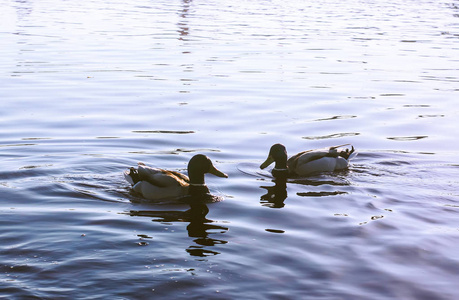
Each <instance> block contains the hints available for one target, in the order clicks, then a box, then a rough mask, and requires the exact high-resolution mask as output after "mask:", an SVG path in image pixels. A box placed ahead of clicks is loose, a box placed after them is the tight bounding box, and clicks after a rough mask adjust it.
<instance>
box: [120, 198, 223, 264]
mask: <svg viewBox="0 0 459 300" xmlns="http://www.w3.org/2000/svg"><path fill="white" fill-rule="evenodd" d="M215 198H216V197H215V196H212V195H206V196H205V197H204V198H203V197H202V196H200V197H199V199H196V197H193V196H185V197H183V198H181V199H180V200H181V201H182V202H185V203H188V204H189V205H190V209H188V210H187V211H155V210H131V211H130V212H129V215H130V216H140V217H150V218H153V219H152V221H153V222H189V224H188V226H187V227H186V229H187V231H188V236H189V237H193V238H196V239H194V240H193V241H194V242H195V243H196V244H195V245H191V246H189V247H188V248H187V249H186V251H187V252H188V253H189V254H190V255H192V256H200V257H205V256H211V255H217V254H220V252H217V251H215V250H210V249H208V248H207V247H212V246H215V245H218V244H226V243H227V241H225V240H221V239H215V238H212V237H211V236H212V235H213V234H216V233H225V232H226V231H228V228H227V227H223V226H220V225H216V224H213V223H215V221H213V220H210V219H207V218H206V216H207V214H208V213H209V208H208V206H207V204H206V203H209V202H214V201H215Z"/></svg>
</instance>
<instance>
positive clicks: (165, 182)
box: [124, 154, 228, 200]
mask: <svg viewBox="0 0 459 300" xmlns="http://www.w3.org/2000/svg"><path fill="white" fill-rule="evenodd" d="M205 173H210V174H213V175H215V176H218V177H225V178H228V175H226V174H225V173H223V172H221V171H219V170H218V169H217V168H215V167H214V165H213V164H212V161H211V160H210V159H209V158H208V157H207V156H205V155H203V154H197V155H195V156H193V157H192V158H191V159H190V161H189V163H188V176H189V177H188V176H186V175H184V174H182V173H179V172H175V171H169V170H164V169H159V168H152V167H149V166H146V165H145V164H143V163H139V164H138V167H137V169H136V168H134V167H132V168H130V169H129V170H127V171H125V172H124V177H125V178H126V180H127V181H128V182H129V183H130V184H132V186H133V189H134V191H135V192H137V193H138V194H140V195H142V197H143V198H146V199H150V200H158V199H165V198H178V197H182V196H186V195H205V194H208V193H209V189H208V188H207V186H206V184H205V182H204V174H205Z"/></svg>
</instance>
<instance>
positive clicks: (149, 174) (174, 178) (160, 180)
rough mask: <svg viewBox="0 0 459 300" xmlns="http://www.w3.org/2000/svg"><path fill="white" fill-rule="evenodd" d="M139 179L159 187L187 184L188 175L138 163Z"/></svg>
mask: <svg viewBox="0 0 459 300" xmlns="http://www.w3.org/2000/svg"><path fill="white" fill-rule="evenodd" d="M137 171H138V174H139V177H140V180H141V181H147V182H149V183H151V184H152V185H155V186H159V187H170V186H187V185H188V182H189V181H190V180H189V179H188V176H186V175H184V174H181V173H179V172H175V171H169V170H164V169H159V168H152V167H149V166H145V165H143V164H139V167H138V169H137Z"/></svg>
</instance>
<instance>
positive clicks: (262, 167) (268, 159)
mask: <svg viewBox="0 0 459 300" xmlns="http://www.w3.org/2000/svg"><path fill="white" fill-rule="evenodd" d="M273 162H274V158H273V157H272V156H271V155H269V156H268V158H267V159H266V160H265V162H264V163H262V164H261V165H260V169H264V168H266V167H267V166H269V165H270V164H272V163H273Z"/></svg>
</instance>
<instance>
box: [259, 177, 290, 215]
mask: <svg viewBox="0 0 459 300" xmlns="http://www.w3.org/2000/svg"><path fill="white" fill-rule="evenodd" d="M273 182H274V186H261V188H263V189H266V191H267V193H266V194H264V195H263V196H261V198H260V203H262V205H263V206H267V207H271V208H282V207H284V206H285V204H284V201H285V199H287V178H275V179H273Z"/></svg>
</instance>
